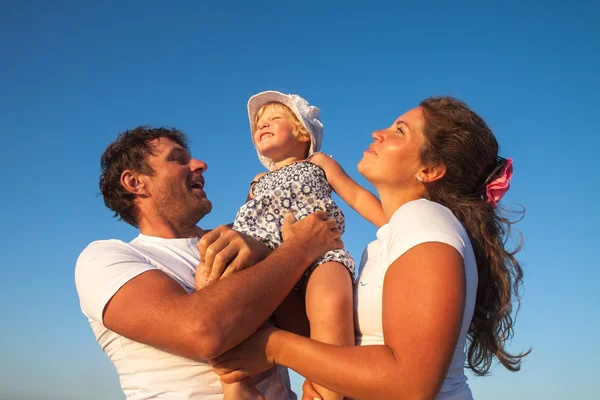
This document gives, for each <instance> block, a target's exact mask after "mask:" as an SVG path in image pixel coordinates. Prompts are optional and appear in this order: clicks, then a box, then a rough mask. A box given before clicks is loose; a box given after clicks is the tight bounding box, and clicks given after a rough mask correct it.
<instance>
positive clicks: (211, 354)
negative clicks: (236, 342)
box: [186, 322, 225, 360]
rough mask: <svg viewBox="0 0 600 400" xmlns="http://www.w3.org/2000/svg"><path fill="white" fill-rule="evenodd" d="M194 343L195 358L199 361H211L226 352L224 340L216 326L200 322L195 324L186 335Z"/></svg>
mask: <svg viewBox="0 0 600 400" xmlns="http://www.w3.org/2000/svg"><path fill="white" fill-rule="evenodd" d="M186 336H187V337H188V338H189V339H188V340H190V341H191V342H190V344H192V343H193V345H192V348H193V358H194V359H197V360H210V359H211V358H215V357H218V356H219V355H221V354H222V353H224V352H225V350H224V349H223V347H224V346H223V345H224V343H223V342H224V338H223V335H222V334H221V332H220V330H219V329H218V327H217V326H215V324H212V323H207V322H200V323H196V324H193V326H191V327H190V329H189V332H188V334H187V335H186Z"/></svg>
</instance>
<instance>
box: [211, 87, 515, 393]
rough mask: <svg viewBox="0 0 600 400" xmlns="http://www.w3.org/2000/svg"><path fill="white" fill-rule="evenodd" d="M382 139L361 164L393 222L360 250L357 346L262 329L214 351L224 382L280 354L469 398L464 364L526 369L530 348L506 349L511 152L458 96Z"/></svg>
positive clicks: (288, 362)
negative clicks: (505, 204) (503, 206)
mask: <svg viewBox="0 0 600 400" xmlns="http://www.w3.org/2000/svg"><path fill="white" fill-rule="evenodd" d="M373 139H374V142H373V144H371V146H369V149H368V150H367V151H365V154H364V156H363V158H362V160H361V161H360V162H359V164H358V169H359V171H360V173H361V174H362V175H364V176H365V178H366V179H367V180H369V181H370V182H371V183H372V184H373V186H374V187H375V189H376V190H377V191H378V193H379V196H380V199H381V202H382V205H383V209H384V211H385V215H386V219H387V221H388V223H387V224H386V225H384V226H383V227H382V228H381V229H379V231H378V232H377V240H376V241H374V242H373V243H371V244H370V245H369V246H368V247H367V249H366V250H365V253H364V255H363V261H362V264H361V270H360V275H359V280H358V282H359V283H358V284H357V285H356V289H355V307H354V308H355V325H356V336H357V345H358V346H356V347H336V346H332V345H327V344H323V343H319V342H316V341H313V340H310V339H307V338H304V337H301V336H298V335H295V334H293V333H290V332H286V331H282V330H278V329H276V328H273V327H268V328H263V329H261V330H260V331H258V332H257V333H256V334H255V335H254V336H252V337H251V338H249V339H248V340H247V341H246V342H244V343H242V344H241V345H240V346H238V347H237V348H235V349H233V350H231V351H230V352H228V353H226V354H224V355H223V356H221V357H220V358H218V359H217V360H215V364H216V366H215V370H216V371H217V372H218V373H219V374H221V375H222V376H221V378H222V379H223V381H225V382H233V381H236V380H239V379H242V378H244V377H247V376H251V375H254V374H256V373H258V372H260V371H263V370H266V369H267V368H269V367H270V366H271V365H273V364H278V365H283V366H286V367H289V368H292V369H294V370H295V371H297V372H298V373H299V374H301V375H303V376H305V377H306V378H307V379H308V380H309V381H311V382H314V383H315V384H318V385H321V386H324V387H326V388H329V389H331V390H333V391H335V392H338V393H341V394H344V395H345V396H348V397H351V398H354V399H400V398H402V399H404V398H410V399H434V398H437V399H452V400H463V399H471V398H472V395H471V392H470V389H469V387H468V385H467V383H466V380H467V378H466V376H465V374H464V367H463V366H464V365H465V363H466V364H467V365H468V367H469V368H470V369H472V370H473V371H474V372H475V373H476V374H478V375H484V374H486V373H487V372H488V371H489V369H490V365H491V362H492V359H493V357H496V358H497V359H498V361H500V363H502V365H504V366H505V367H506V368H507V369H509V370H511V371H517V370H519V368H520V361H521V359H522V358H523V357H524V356H525V355H526V353H522V354H517V355H512V354H510V353H508V352H507V351H506V350H505V349H504V343H505V342H506V340H507V339H509V338H510V337H511V336H512V333H513V325H514V322H513V320H512V318H511V312H512V302H513V300H514V301H518V288H519V285H520V283H521V280H522V270H521V266H520V265H519V263H518V261H517V260H516V259H515V258H514V255H515V253H516V252H517V251H518V250H519V248H517V249H516V250H515V251H509V250H507V249H505V247H504V243H505V237H506V234H507V233H508V232H509V231H508V228H509V227H510V222H509V221H508V220H507V219H506V218H504V217H502V216H501V215H500V214H499V212H498V210H497V209H496V205H497V202H498V201H499V200H500V198H501V197H502V195H503V194H504V193H505V192H506V190H508V187H509V185H508V183H509V180H510V177H511V175H512V165H511V160H506V159H502V158H499V157H498V143H497V141H496V139H495V137H494V135H493V134H492V132H491V131H490V129H489V128H488V126H487V125H486V123H485V122H484V121H483V120H482V119H481V118H480V117H479V116H478V115H477V114H475V113H474V112H473V111H471V110H470V109H469V108H468V107H467V106H466V105H465V104H464V103H462V102H460V101H458V100H456V99H453V98H449V97H441V98H430V99H426V100H424V101H423V102H422V103H421V104H420V105H419V107H417V108H414V109H412V110H410V111H408V112H406V113H405V114H404V115H402V116H401V117H399V118H398V119H397V120H396V121H395V122H394V123H393V125H392V126H390V127H389V128H386V129H383V130H380V131H377V132H375V133H374V134H373ZM467 339H468V340H467ZM465 349H466V351H465ZM465 353H466V354H465ZM304 389H305V397H308V396H314V395H316V392H314V389H313V388H312V386H311V385H310V384H305V386H304ZM310 398H312V397H310Z"/></svg>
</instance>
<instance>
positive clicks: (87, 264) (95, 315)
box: [75, 240, 157, 322]
mask: <svg viewBox="0 0 600 400" xmlns="http://www.w3.org/2000/svg"><path fill="white" fill-rule="evenodd" d="M153 269H157V268H156V267H155V266H153V265H152V264H150V263H149V262H148V261H147V260H146V259H144V257H142V256H141V255H139V254H138V253H136V252H135V251H134V250H133V249H132V248H131V247H129V245H128V244H126V243H124V242H121V241H120V240H103V241H97V242H93V243H91V244H90V245H89V246H88V247H86V248H85V249H84V250H83V252H81V254H80V255H79V258H78V259H77V266H76V267H75V285H76V287H77V293H78V294H79V301H80V303H81V310H82V311H83V313H84V314H85V315H86V316H87V317H88V318H91V319H94V320H96V321H98V322H102V314H103V312H104V307H105V306H106V304H107V303H108V302H109V300H110V299H111V298H112V297H113V296H114V295H115V293H117V291H118V290H119V289H120V288H121V287H122V286H123V285H124V284H126V283H127V282H129V281H130V280H131V279H133V278H135V277H136V276H138V275H140V274H141V273H143V272H146V271H149V270H153Z"/></svg>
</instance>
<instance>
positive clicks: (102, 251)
mask: <svg viewBox="0 0 600 400" xmlns="http://www.w3.org/2000/svg"><path fill="white" fill-rule="evenodd" d="M114 251H116V252H123V251H125V252H127V251H131V250H130V246H129V243H127V242H124V241H122V240H119V239H104V240H95V241H93V242H91V243H90V244H88V245H87V246H86V247H85V248H84V249H83V250H82V251H81V253H80V254H79V259H78V261H79V260H85V259H87V258H89V257H96V256H99V255H106V254H107V252H109V253H112V252H114Z"/></svg>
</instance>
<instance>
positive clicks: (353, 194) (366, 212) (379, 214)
mask: <svg viewBox="0 0 600 400" xmlns="http://www.w3.org/2000/svg"><path fill="white" fill-rule="evenodd" d="M310 161H311V162H313V163H314V164H316V165H318V166H319V167H321V168H322V169H323V171H325V176H326V177H327V181H328V182H329V184H330V185H331V187H332V189H333V190H334V191H335V192H336V193H337V194H338V195H339V196H340V197H341V198H342V199H343V200H344V201H345V202H346V203H347V204H348V205H349V206H350V207H352V208H353V209H354V210H356V212H358V213H359V214H360V215H361V216H362V217H363V218H364V219H366V220H367V221H369V222H371V223H372V224H374V225H376V226H377V227H380V226H382V225H384V224H385V223H386V222H387V221H386V219H385V215H384V214H383V208H382V207H381V202H380V201H379V199H378V198H377V197H376V196H375V195H374V194H373V193H371V192H369V191H368V190H367V189H365V188H364V187H362V186H360V185H359V184H358V183H356V182H355V181H354V180H353V179H352V178H350V176H348V174H346V172H345V171H344V169H343V168H342V167H341V166H340V165H339V164H338V163H337V162H336V161H335V160H334V159H332V158H330V157H327V156H326V155H325V154H323V153H316V154H315V155H314V156H313V157H312V158H311V159H310Z"/></svg>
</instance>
